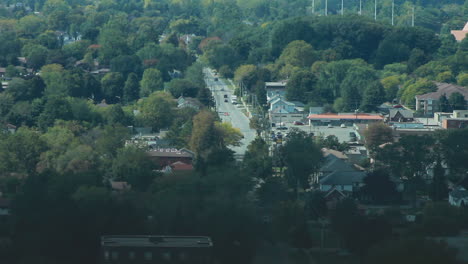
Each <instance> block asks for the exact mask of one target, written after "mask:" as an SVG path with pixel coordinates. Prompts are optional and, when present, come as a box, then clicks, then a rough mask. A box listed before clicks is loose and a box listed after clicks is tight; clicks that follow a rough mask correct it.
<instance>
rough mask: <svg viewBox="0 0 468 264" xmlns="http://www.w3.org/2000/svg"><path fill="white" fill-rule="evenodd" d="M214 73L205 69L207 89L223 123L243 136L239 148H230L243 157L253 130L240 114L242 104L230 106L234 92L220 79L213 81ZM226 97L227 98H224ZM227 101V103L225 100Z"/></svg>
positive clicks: (245, 118) (244, 116)
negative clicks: (228, 123) (227, 123)
mask: <svg viewBox="0 0 468 264" xmlns="http://www.w3.org/2000/svg"><path fill="white" fill-rule="evenodd" d="M215 78H217V76H215V73H213V71H212V70H211V69H209V68H205V80H206V84H207V86H208V88H210V90H211V92H212V93H213V97H214V100H215V102H216V111H217V112H218V114H219V116H220V117H221V120H222V121H223V122H230V123H231V124H232V126H233V127H236V128H238V129H240V131H241V133H242V134H243V135H244V138H243V139H242V141H241V143H242V145H241V146H238V147H231V149H232V150H233V151H234V152H235V154H236V155H237V156H242V155H244V153H245V151H246V150H247V146H248V145H249V144H250V142H251V141H253V140H254V139H255V130H253V129H251V128H250V126H249V122H250V121H249V118H248V117H247V116H246V115H245V114H244V113H243V112H242V110H243V109H245V108H244V107H243V105H242V103H240V102H239V104H236V105H234V104H232V99H231V97H232V95H234V91H233V90H231V89H230V88H229V87H228V85H226V83H224V81H223V80H222V79H217V81H215ZM225 95H227V98H224V97H225ZM226 99H227V102H225V100H226Z"/></svg>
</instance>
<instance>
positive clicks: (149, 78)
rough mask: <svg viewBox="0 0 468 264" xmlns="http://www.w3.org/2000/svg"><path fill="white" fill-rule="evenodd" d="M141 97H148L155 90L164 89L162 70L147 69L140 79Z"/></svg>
mask: <svg viewBox="0 0 468 264" xmlns="http://www.w3.org/2000/svg"><path fill="white" fill-rule="evenodd" d="M140 87H141V88H140V97H147V96H149V95H150V94H151V93H153V92H155V91H160V90H162V89H163V80H162V75H161V72H160V71H159V70H158V69H152V68H150V69H146V70H145V71H144V72H143V77H142V78H141V81H140Z"/></svg>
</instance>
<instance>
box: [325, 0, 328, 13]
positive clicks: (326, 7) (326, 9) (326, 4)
mask: <svg viewBox="0 0 468 264" xmlns="http://www.w3.org/2000/svg"><path fill="white" fill-rule="evenodd" d="M325 16H328V0H325Z"/></svg>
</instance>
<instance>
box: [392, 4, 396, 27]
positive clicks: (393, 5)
mask: <svg viewBox="0 0 468 264" xmlns="http://www.w3.org/2000/svg"><path fill="white" fill-rule="evenodd" d="M394 16H395V0H392V26H394V25H395V23H394Z"/></svg>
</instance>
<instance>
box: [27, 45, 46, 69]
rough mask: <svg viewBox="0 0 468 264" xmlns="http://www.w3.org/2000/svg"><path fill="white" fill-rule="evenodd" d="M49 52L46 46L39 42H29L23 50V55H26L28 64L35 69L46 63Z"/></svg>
mask: <svg viewBox="0 0 468 264" xmlns="http://www.w3.org/2000/svg"><path fill="white" fill-rule="evenodd" d="M48 52H49V50H48V49H47V48H46V47H44V46H42V45H37V44H27V45H25V46H24V47H23V49H22V50H21V53H22V54H23V56H24V57H26V61H27V63H28V66H29V67H31V68H33V69H35V70H37V69H39V68H41V67H42V66H43V65H44V64H45V63H46V59H47V55H48Z"/></svg>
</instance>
